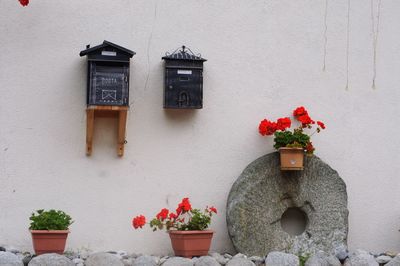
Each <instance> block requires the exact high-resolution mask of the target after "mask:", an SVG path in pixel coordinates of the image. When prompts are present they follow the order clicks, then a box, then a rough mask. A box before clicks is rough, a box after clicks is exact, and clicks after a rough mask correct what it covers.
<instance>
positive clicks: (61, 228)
mask: <svg viewBox="0 0 400 266" xmlns="http://www.w3.org/2000/svg"><path fill="white" fill-rule="evenodd" d="M29 219H30V220H31V224H30V227H29V229H30V231H31V234H32V242H33V249H34V250H35V254H36V255H40V254H44V253H58V254H63V252H64V249H65V243H66V241H67V237H68V233H69V226H70V225H71V224H72V223H73V221H72V219H71V217H70V216H69V215H68V214H66V213H65V212H63V211H60V210H48V211H45V210H37V211H36V213H32V215H31V217H30V218H29Z"/></svg>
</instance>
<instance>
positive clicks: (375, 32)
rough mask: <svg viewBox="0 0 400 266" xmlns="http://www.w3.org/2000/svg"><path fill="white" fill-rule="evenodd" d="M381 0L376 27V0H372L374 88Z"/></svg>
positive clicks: (379, 1)
mask: <svg viewBox="0 0 400 266" xmlns="http://www.w3.org/2000/svg"><path fill="white" fill-rule="evenodd" d="M381 2H382V1H381V0H378V10H377V15H376V28H375V16H374V0H371V22H372V47H373V50H374V55H373V76H372V89H376V83H375V80H376V49H377V46H378V35H379V22H380V17H381Z"/></svg>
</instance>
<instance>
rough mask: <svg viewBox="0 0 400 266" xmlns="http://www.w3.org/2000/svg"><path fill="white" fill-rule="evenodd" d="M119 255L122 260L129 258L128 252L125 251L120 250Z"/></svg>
mask: <svg viewBox="0 0 400 266" xmlns="http://www.w3.org/2000/svg"><path fill="white" fill-rule="evenodd" d="M117 254H118V255H119V256H120V257H121V258H123V259H127V258H129V255H128V252H126V251H124V250H119V251H117Z"/></svg>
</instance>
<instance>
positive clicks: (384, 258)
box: [375, 255, 400, 265]
mask: <svg viewBox="0 0 400 266" xmlns="http://www.w3.org/2000/svg"><path fill="white" fill-rule="evenodd" d="M375 260H376V262H377V263H379V264H385V263H388V262H389V261H391V260H392V257H389V256H385V255H381V256H378V257H377V258H375ZM399 265H400V264H399Z"/></svg>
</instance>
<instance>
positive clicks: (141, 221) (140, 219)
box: [132, 215, 146, 229]
mask: <svg viewBox="0 0 400 266" xmlns="http://www.w3.org/2000/svg"><path fill="white" fill-rule="evenodd" d="M145 224H146V217H144V216H143V215H138V216H136V217H135V218H133V220H132V225H133V227H134V228H135V229H138V228H139V227H140V228H142V227H143V226H144V225H145Z"/></svg>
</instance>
